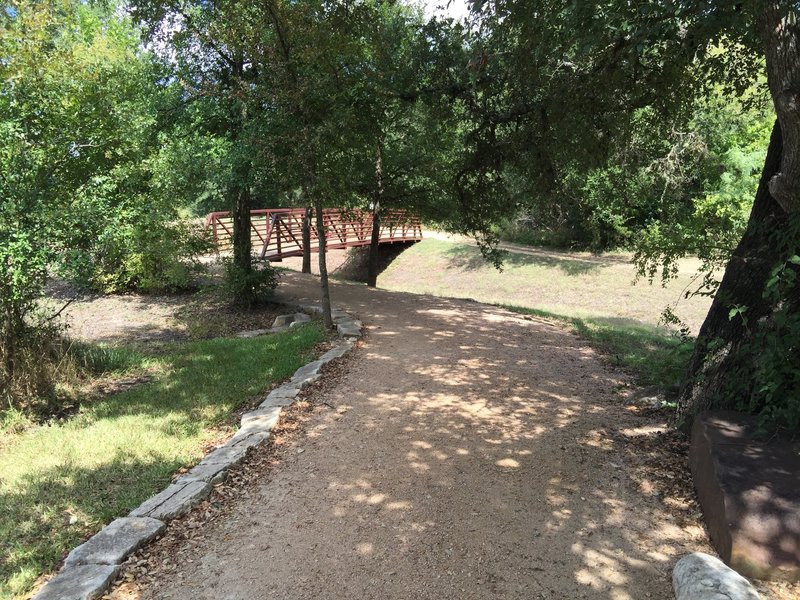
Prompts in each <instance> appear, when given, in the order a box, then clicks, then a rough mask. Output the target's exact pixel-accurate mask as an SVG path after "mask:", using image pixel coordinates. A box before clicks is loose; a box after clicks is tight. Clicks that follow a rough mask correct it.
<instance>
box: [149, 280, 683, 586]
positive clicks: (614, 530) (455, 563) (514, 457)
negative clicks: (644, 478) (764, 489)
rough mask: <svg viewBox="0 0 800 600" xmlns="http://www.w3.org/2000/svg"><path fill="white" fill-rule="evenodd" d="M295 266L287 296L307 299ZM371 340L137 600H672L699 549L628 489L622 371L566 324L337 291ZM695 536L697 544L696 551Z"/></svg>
mask: <svg viewBox="0 0 800 600" xmlns="http://www.w3.org/2000/svg"><path fill="white" fill-rule="evenodd" d="M316 289H317V288H316V280H315V279H313V278H311V277H305V276H302V275H299V274H294V273H292V274H288V273H287V274H285V275H284V283H283V284H282V286H281V290H282V294H284V295H287V296H291V297H295V298H308V299H315V298H316V295H317V292H316ZM332 293H333V301H334V303H335V304H336V305H338V306H341V307H343V308H345V309H346V310H348V311H349V312H351V313H355V314H357V315H359V316H360V317H361V318H362V319H363V321H364V323H365V325H366V327H367V337H366V338H365V341H364V343H363V346H362V347H361V348H360V349H359V350H357V352H356V355H355V357H354V358H353V359H352V361H351V362H350V363H349V364H350V366H349V368H348V369H347V370H346V372H345V373H344V374H343V375H341V376H340V377H339V378H338V379H337V380H336V383H335V384H334V385H332V386H327V387H326V388H324V389H323V391H322V393H321V394H322V395H321V397H319V398H316V399H315V400H316V401H318V402H325V403H327V404H329V405H330V406H331V407H332V408H331V409H328V410H324V411H319V412H317V413H315V415H314V416H313V417H312V418H311V420H310V422H309V423H308V426H307V430H306V433H305V434H304V435H303V436H301V439H300V440H299V441H298V442H296V443H297V448H292V449H291V450H290V451H289V453H288V454H289V457H288V458H287V460H285V461H283V463H282V465H281V466H280V467H279V468H278V469H277V470H276V471H275V472H274V473H273V474H272V475H271V477H270V478H269V480H268V481H264V482H261V483H260V484H259V485H257V486H256V487H255V488H254V489H252V490H249V492H248V494H246V495H245V496H243V497H242V498H240V499H239V500H238V501H237V502H236V505H235V506H234V507H233V509H232V511H231V514H230V516H229V517H228V518H226V519H220V520H219V521H216V522H213V523H211V524H209V526H208V527H207V528H206V529H205V530H204V531H203V533H202V535H201V537H200V538H199V540H197V539H196V540H195V544H196V545H195V546H194V549H193V550H192V552H193V554H192V558H191V561H192V562H188V561H184V562H183V563H182V564H181V565H180V566H179V567H178V570H177V572H174V571H173V572H171V573H170V574H169V575H167V574H165V575H163V576H160V577H157V581H156V583H155V584H151V585H148V586H145V587H142V588H141V589H140V591H139V592H138V594H139V595H140V597H141V598H172V599H186V600H189V599H192V600H201V599H208V600H211V599H214V600H220V599H226V600H245V599H247V600H252V599H262V598H263V599H266V598H270V599H284V598H286V599H288V598H292V599H298V598H314V599H326V598H358V599H371V598H375V599H378V598H380V599H387V598H409V599H410V598H420V599H422V598H426V599H427V598H430V599H433V598H436V599H442V598H527V599H530V598H551V599H575V598H603V599H612V600H625V599H631V600H642V599H646V598H655V599H666V598H671V597H672V596H671V585H670V580H669V577H670V570H671V566H672V565H673V564H674V561H675V560H676V559H677V557H678V556H680V555H681V554H682V553H685V552H687V551H689V550H687V546H689V545H691V544H690V540H689V535H688V534H687V533H686V531H685V529H682V528H680V527H678V525H677V524H676V523H675V522H674V517H673V516H671V514H670V512H669V511H667V510H665V509H664V507H663V504H662V503H661V501H660V500H659V499H658V498H657V497H656V496H655V495H654V494H651V493H648V492H647V490H646V489H642V487H641V486H639V485H637V484H636V483H634V480H633V479H632V478H631V477H630V476H629V473H630V472H632V471H633V470H635V468H636V466H637V463H636V461H637V456H636V454H635V453H634V452H632V451H631V450H630V449H629V448H627V447H626V444H625V439H626V436H632V435H636V433H637V432H638V431H640V430H643V429H646V427H647V426H648V422H647V421H645V420H644V419H643V418H642V417H639V416H637V415H635V414H633V413H631V412H630V411H628V410H626V409H625V407H624V406H623V401H622V399H621V398H620V394H619V391H618V390H619V386H620V383H621V382H622V376H620V375H619V374H618V373H615V372H614V371H613V370H612V369H611V368H609V367H608V366H606V365H605V364H604V363H603V362H602V361H601V360H600V359H599V358H598V357H597V356H596V355H595V354H594V353H593V352H592V350H590V349H589V348H587V347H586V345H585V344H584V343H583V342H581V341H580V340H579V339H578V338H576V337H575V336H574V335H572V334H570V333H569V332H567V331H565V330H563V329H561V328H559V327H557V326H555V325H552V324H550V323H547V322H545V321H540V320H537V319H531V318H522V317H521V316H519V315H515V314H512V313H510V312H507V311H504V310H502V309H499V308H496V307H492V306H487V305H482V304H479V303H475V302H469V301H460V300H448V299H442V298H434V297H428V296H415V295H410V294H401V293H396V292H386V291H380V290H368V289H367V288H365V287H363V286H356V285H346V284H334V285H333V292H332ZM691 549H694V548H691Z"/></svg>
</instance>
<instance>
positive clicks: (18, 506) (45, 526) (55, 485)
mask: <svg viewBox="0 0 800 600" xmlns="http://www.w3.org/2000/svg"><path fill="white" fill-rule="evenodd" d="M324 338H325V333H324V331H323V329H322V328H321V327H320V326H318V325H317V324H315V323H312V324H311V325H308V326H306V327H301V328H298V329H290V330H288V331H286V332H283V333H279V334H275V335H269V336H264V337H257V338H251V339H231V338H217V339H212V340H205V341H198V342H189V343H182V344H178V343H169V344H166V345H165V346H163V347H162V349H161V351H159V353H158V354H154V355H152V356H142V357H140V360H139V362H140V363H144V362H146V363H148V364H149V367H150V369H151V371H155V372H156V373H157V374H156V375H155V377H154V379H153V380H152V381H150V382H149V383H144V384H141V385H139V386H137V387H134V388H131V389H129V390H127V391H124V392H120V393H117V394H114V395H111V396H108V397H106V398H105V399H102V400H97V401H95V402H92V403H89V404H88V405H86V406H83V407H82V408H81V409H80V410H79V411H78V412H77V414H75V415H73V416H72V417H69V418H66V419H63V420H59V421H54V422H52V423H50V424H47V425H42V426H39V427H35V428H32V429H28V430H26V431H23V432H21V433H9V432H6V433H0V597H2V598H13V597H21V596H22V595H23V594H25V593H26V592H27V591H28V590H29V589H30V588H31V586H32V584H33V583H34V581H35V580H36V578H37V577H38V576H39V575H40V573H42V572H44V571H47V570H50V569H52V568H54V567H56V566H57V564H58V562H59V561H60V559H61V557H62V555H63V553H64V552H65V551H67V550H69V549H71V548H72V547H73V546H75V545H77V544H79V543H80V542H81V541H82V540H83V539H84V538H85V537H87V536H88V535H90V534H92V533H93V532H95V531H97V530H99V529H100V528H101V527H102V526H103V525H104V524H106V523H108V522H109V521H111V520H112V519H114V518H115V517H118V516H122V515H125V514H127V512H128V511H130V510H131V509H132V508H134V507H136V506H137V505H138V504H139V503H141V502H142V501H143V500H145V499H146V498H148V497H149V496H150V495H152V494H153V493H155V492H156V491H159V490H160V489H162V488H164V487H165V486H166V485H167V484H168V483H169V481H170V478H171V475H172V474H173V473H174V472H175V471H176V469H178V468H180V467H184V466H188V465H192V464H194V463H196V462H197V461H198V460H199V459H200V458H201V457H202V456H203V454H204V448H205V447H206V446H207V445H208V444H209V443H210V442H213V441H214V440H215V439H216V438H218V437H219V436H220V435H221V430H224V429H225V428H226V426H228V422H229V420H230V417H231V413H232V412H233V411H234V410H236V409H237V408H239V407H240V406H242V405H243V404H246V403H248V401H249V400H252V399H253V398H254V397H256V396H257V395H259V394H260V393H262V392H264V391H265V390H267V389H269V388H271V387H272V386H273V385H274V384H275V383H276V382H278V381H281V380H283V379H285V378H287V377H288V376H290V375H291V374H292V373H293V372H294V370H296V369H297V368H298V367H300V366H301V365H303V364H305V363H306V362H308V360H309V359H310V358H311V355H312V352H313V348H314V346H315V345H316V344H317V343H318V342H320V341H322V340H323V339H324ZM126 361H127V362H128V363H132V362H136V360H134V359H131V357H130V356H128V357H127V358H126Z"/></svg>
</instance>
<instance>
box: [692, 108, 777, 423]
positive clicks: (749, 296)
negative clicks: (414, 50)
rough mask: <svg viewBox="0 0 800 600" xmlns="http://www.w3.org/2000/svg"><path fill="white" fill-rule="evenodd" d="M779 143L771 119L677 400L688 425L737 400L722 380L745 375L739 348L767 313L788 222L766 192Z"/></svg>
mask: <svg viewBox="0 0 800 600" xmlns="http://www.w3.org/2000/svg"><path fill="white" fill-rule="evenodd" d="M782 147H783V143H782V137H781V130H780V126H779V125H778V124H777V123H776V124H775V127H774V129H773V131H772V137H771V139H770V144H769V150H768V152H767V158H766V161H765V164H764V170H763V172H762V175H761V183H760V184H759V186H758V191H757V193H756V199H755V202H754V204H753V210H752V212H751V213H750V220H749V222H748V225H747V230H746V231H745V234H744V236H743V237H742V240H741V241H740V242H739V245H738V246H737V247H736V250H734V252H733V255H732V256H731V259H730V261H729V262H728V265H727V267H726V268H725V274H724V276H723V278H722V282H721V283H720V286H719V289H718V291H717V294H716V295H715V297H714V302H713V303H712V305H711V309H710V310H709V312H708V316H706V320H705V322H704V323H703V326H702V327H701V329H700V334H699V335H698V338H697V344H696V346H695V350H694V354H693V355H692V358H691V360H690V361H689V366H688V369H687V372H686V376H685V377H684V382H683V385H682V387H681V393H680V398H679V401H678V418H679V421H680V422H681V425H685V426H687V427H688V426H690V425H691V419H692V418H693V417H694V415H695V414H697V413H698V412H700V411H702V410H706V409H709V408H732V407H733V404H734V403H735V401H736V398H733V397H730V396H729V395H727V396H726V395H725V393H724V391H725V390H726V389H727V387H728V386H727V385H726V382H727V381H728V379H729V378H730V376H731V375H732V374H733V373H734V372H735V373H736V374H737V380H739V381H746V380H747V379H748V378H747V374H746V373H744V372H742V369H747V367H748V365H747V364H746V363H743V362H742V361H739V360H737V359H738V357H739V349H740V348H741V347H742V345H743V344H745V343H746V342H747V341H748V340H749V339H750V338H751V335H752V332H753V329H752V328H753V327H756V326H758V322H759V321H760V320H761V319H764V318H765V317H767V316H768V315H769V314H770V313H771V312H772V310H773V306H772V303H771V302H769V301H768V300H766V299H765V298H764V297H763V292H764V288H765V286H766V283H767V280H768V279H769V277H770V274H771V272H772V269H773V267H774V266H775V265H776V264H778V263H779V261H781V260H784V259H785V257H784V256H781V251H780V250H779V248H778V247H777V246H776V244H775V243H774V241H773V239H771V238H772V237H773V235H774V234H775V232H776V231H778V230H780V229H781V228H783V227H785V226H786V225H787V223H788V215H787V213H786V212H785V211H784V210H783V209H782V208H781V206H780V205H779V204H778V202H777V201H776V200H775V198H773V197H772V195H771V194H770V190H769V182H770V180H771V179H772V178H773V177H774V175H775V174H776V173H777V172H778V171H779V169H780V164H781V154H782ZM744 307H746V310H745V312H744V313H742V314H741V315H738V314H737V315H735V316H733V317H731V316H730V313H731V309H734V308H744ZM741 393H742V394H747V393H748V390H746V389H742V390H741Z"/></svg>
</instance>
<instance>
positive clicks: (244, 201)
mask: <svg viewBox="0 0 800 600" xmlns="http://www.w3.org/2000/svg"><path fill="white" fill-rule="evenodd" d="M242 175H243V176H244V173H242ZM237 187H238V189H237V190H236V191H235V201H234V210H233V264H234V265H236V267H237V268H238V269H239V270H240V271H241V272H242V273H250V272H251V271H252V270H253V258H252V250H253V243H252V240H251V239H250V209H251V206H250V205H251V201H250V186H249V185H248V183H247V179H246V178H245V179H244V180H243V181H240V182H239V185H238V186H237Z"/></svg>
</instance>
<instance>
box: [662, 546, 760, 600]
mask: <svg viewBox="0 0 800 600" xmlns="http://www.w3.org/2000/svg"><path fill="white" fill-rule="evenodd" d="M672 587H673V589H674V590H675V599H676V600H759V596H758V592H756V590H755V588H754V587H753V586H752V585H751V584H750V582H749V581H747V579H745V578H744V577H742V576H741V575H739V574H738V573H737V572H736V571H734V570H733V569H731V568H730V567H727V566H725V563H723V562H722V561H721V560H720V559H718V558H717V557H715V556H710V555H708V554H703V553H702V552H695V553H694V554H689V555H688V556H684V557H683V558H682V559H680V560H679V561H678V563H677V564H676V565H675V569H674V570H673V571H672Z"/></svg>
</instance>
